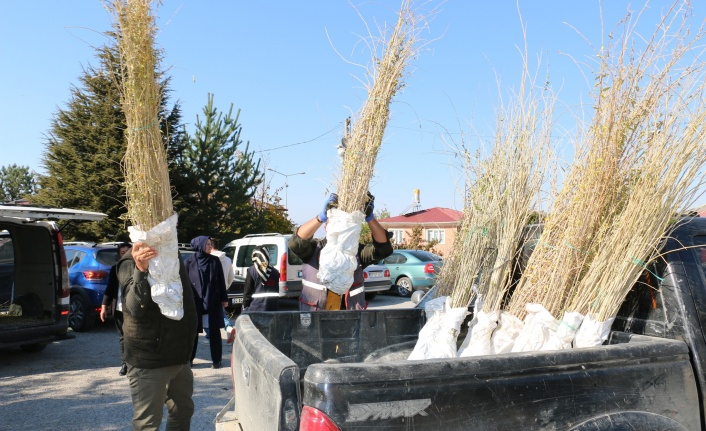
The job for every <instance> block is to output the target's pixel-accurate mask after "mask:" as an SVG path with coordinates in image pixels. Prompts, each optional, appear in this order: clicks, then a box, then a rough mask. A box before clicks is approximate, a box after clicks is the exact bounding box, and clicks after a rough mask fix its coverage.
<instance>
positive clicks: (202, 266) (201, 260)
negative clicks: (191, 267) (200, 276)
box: [191, 235, 211, 271]
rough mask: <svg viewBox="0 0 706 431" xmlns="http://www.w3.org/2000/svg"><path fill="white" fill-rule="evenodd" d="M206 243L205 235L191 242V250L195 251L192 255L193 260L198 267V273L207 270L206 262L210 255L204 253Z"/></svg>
mask: <svg viewBox="0 0 706 431" xmlns="http://www.w3.org/2000/svg"><path fill="white" fill-rule="evenodd" d="M207 242H208V237H207V236H205V235H201V236H197V237H196V238H194V239H192V240H191V248H193V249H194V250H196V253H194V258H196V263H197V264H198V266H199V270H200V271H206V270H207V269H208V262H209V259H210V258H211V255H210V254H208V253H206V243H207Z"/></svg>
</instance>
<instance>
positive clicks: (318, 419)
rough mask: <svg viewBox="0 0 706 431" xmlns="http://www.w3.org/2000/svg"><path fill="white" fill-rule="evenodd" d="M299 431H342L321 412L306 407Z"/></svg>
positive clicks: (303, 410)
mask: <svg viewBox="0 0 706 431" xmlns="http://www.w3.org/2000/svg"><path fill="white" fill-rule="evenodd" d="M299 431H341V429H340V428H339V427H337V426H336V425H335V424H334V423H333V421H332V420H331V419H330V418H329V417H328V416H326V415H325V414H324V412H322V411H321V410H318V409H315V408H313V407H309V406H304V408H303V409H302V419H301V422H300V423H299Z"/></svg>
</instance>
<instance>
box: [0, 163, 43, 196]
mask: <svg viewBox="0 0 706 431" xmlns="http://www.w3.org/2000/svg"><path fill="white" fill-rule="evenodd" d="M36 191H37V175H36V174H35V173H34V172H31V171H30V170H29V166H18V165H16V164H12V165H8V166H3V167H1V168H0V202H11V201H14V200H17V199H20V198H30V197H31V196H32V195H33V194H34V193H36Z"/></svg>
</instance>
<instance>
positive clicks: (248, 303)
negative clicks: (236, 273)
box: [243, 247, 279, 313]
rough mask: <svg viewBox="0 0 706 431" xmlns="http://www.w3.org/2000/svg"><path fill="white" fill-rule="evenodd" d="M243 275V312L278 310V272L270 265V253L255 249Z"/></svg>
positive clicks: (263, 249)
mask: <svg viewBox="0 0 706 431" xmlns="http://www.w3.org/2000/svg"><path fill="white" fill-rule="evenodd" d="M252 262H253V264H252V266H251V267H250V268H248V270H247V272H246V274H245V287H244V289H243V312H245V313H247V312H250V311H278V310H279V271H277V269H275V268H274V267H273V266H272V265H270V252H269V250H267V248H266V247H257V248H255V250H253V252H252Z"/></svg>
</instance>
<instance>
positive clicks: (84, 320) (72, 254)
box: [64, 242, 118, 332]
mask: <svg viewBox="0 0 706 431" xmlns="http://www.w3.org/2000/svg"><path fill="white" fill-rule="evenodd" d="M64 252H65V253H66V264H67V267H68V268H69V284H70V286H71V299H70V304H69V326H70V327H71V329H73V330H74V331H78V332H81V331H88V330H89V329H91V328H92V327H93V325H94V324H95V323H96V319H97V318H98V316H99V314H100V310H101V302H102V301H103V293H104V292H105V288H106V287H107V286H108V275H109V274H110V267H111V266H113V265H115V263H116V262H117V261H118V248H117V247H116V246H115V245H112V244H111V245H100V244H94V243H76V242H67V243H64Z"/></svg>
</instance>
